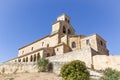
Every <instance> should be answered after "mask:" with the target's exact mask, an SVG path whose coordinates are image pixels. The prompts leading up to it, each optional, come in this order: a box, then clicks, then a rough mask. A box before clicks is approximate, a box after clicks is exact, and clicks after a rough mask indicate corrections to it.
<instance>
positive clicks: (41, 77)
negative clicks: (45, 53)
mask: <svg viewBox="0 0 120 80" xmlns="http://www.w3.org/2000/svg"><path fill="white" fill-rule="evenodd" d="M0 80H62V79H61V77H59V76H57V75H56V74H54V73H47V72H44V73H18V74H4V75H0Z"/></svg>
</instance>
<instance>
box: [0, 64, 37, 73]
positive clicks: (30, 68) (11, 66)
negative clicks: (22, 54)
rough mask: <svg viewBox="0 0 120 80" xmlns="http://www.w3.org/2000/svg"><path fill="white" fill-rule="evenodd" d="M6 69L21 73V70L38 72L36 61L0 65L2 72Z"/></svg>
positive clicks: (9, 71) (6, 71)
mask: <svg viewBox="0 0 120 80" xmlns="http://www.w3.org/2000/svg"><path fill="white" fill-rule="evenodd" d="M3 69H4V70H5V73H20V72H37V71H38V70H37V66H36V65H35V63H33V62H32V63H30V62H29V63H26V62H21V63H20V62H19V63H18V62H16V63H15V62H12V63H11V62H8V63H4V64H1V65H0V73H2V70H3Z"/></svg>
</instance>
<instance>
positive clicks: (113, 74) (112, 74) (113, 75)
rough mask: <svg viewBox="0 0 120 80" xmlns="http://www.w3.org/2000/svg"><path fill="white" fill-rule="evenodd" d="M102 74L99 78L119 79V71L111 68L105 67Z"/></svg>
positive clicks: (106, 79) (104, 79)
mask: <svg viewBox="0 0 120 80" xmlns="http://www.w3.org/2000/svg"><path fill="white" fill-rule="evenodd" d="M103 74H104V75H103V76H102V77H101V80H120V72H119V71H116V70H113V69H111V68H107V69H105V70H104V72H103Z"/></svg>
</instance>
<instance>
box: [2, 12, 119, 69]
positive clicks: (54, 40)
mask: <svg viewBox="0 0 120 80" xmlns="http://www.w3.org/2000/svg"><path fill="white" fill-rule="evenodd" d="M40 58H47V59H49V60H50V61H51V62H67V61H72V60H75V59H78V60H81V61H84V62H85V63H86V65H87V67H90V68H91V67H94V68H95V69H99V70H100V69H105V68H107V67H112V68H115V69H116V67H114V66H115V65H117V66H119V68H120V62H119V61H117V60H119V59H120V56H119V57H118V56H109V50H108V49H107V47H106V41H105V40H104V39H103V38H102V37H101V36H99V35H98V34H93V35H89V36H85V35H78V34H75V30H74V28H73V27H72V25H71V21H70V17H69V16H68V15H66V14H62V15H60V16H58V17H57V21H56V22H54V23H53V24H52V31H51V34H49V35H47V36H45V37H43V38H41V39H38V40H36V41H34V42H32V43H30V44H28V45H25V46H23V47H21V48H19V50H18V57H17V58H14V59H11V60H9V61H7V62H5V63H3V64H2V65H0V68H2V67H3V66H4V67H8V64H7V63H11V64H12V63H18V64H19V63H21V64H22V63H32V62H37V60H38V59H40ZM110 60H111V61H110ZM109 61H110V62H109ZM101 63H102V64H101ZM5 64H6V65H5ZM9 66H10V64H9ZM12 66H13V65H11V67H12ZM14 67H15V68H18V69H19V68H20V69H19V70H21V67H19V66H18V67H16V66H14ZM27 67H28V65H27V66H26V68H27ZM26 68H25V66H23V67H22V70H25V69H26ZM117 68H118V67H117ZM30 69H32V68H30ZM8 71H9V70H8Z"/></svg>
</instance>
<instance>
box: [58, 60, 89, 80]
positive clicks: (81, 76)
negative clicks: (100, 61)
mask: <svg viewBox="0 0 120 80" xmlns="http://www.w3.org/2000/svg"><path fill="white" fill-rule="evenodd" d="M60 73H61V75H62V78H63V80H89V76H90V75H89V71H88V70H87V68H86V65H85V63H84V62H81V61H79V60H75V61H72V62H69V63H67V64H65V65H63V67H62V68H61V72H60Z"/></svg>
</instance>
